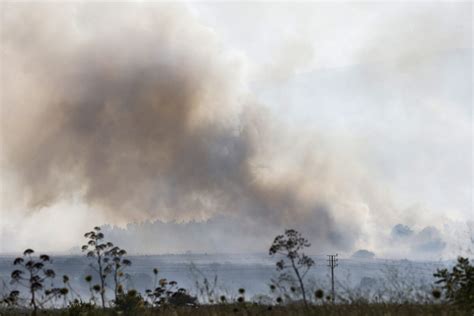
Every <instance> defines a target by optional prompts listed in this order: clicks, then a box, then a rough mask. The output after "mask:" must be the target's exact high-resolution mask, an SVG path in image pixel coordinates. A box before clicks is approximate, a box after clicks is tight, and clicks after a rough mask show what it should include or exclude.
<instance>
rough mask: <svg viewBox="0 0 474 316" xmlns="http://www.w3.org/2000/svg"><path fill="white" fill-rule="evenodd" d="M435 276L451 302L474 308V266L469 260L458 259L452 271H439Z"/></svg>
mask: <svg viewBox="0 0 474 316" xmlns="http://www.w3.org/2000/svg"><path fill="white" fill-rule="evenodd" d="M433 276H434V277H435V278H437V279H438V280H437V281H436V282H435V283H436V284H440V285H441V289H442V290H443V291H444V293H445V296H446V299H447V300H448V301H449V302H451V303H454V304H457V305H461V306H466V307H469V308H474V266H472V265H471V264H470V263H469V259H468V258H463V257H458V260H457V263H456V265H455V266H454V267H453V268H452V270H451V271H449V270H448V269H438V270H437V271H436V273H434V274H433Z"/></svg>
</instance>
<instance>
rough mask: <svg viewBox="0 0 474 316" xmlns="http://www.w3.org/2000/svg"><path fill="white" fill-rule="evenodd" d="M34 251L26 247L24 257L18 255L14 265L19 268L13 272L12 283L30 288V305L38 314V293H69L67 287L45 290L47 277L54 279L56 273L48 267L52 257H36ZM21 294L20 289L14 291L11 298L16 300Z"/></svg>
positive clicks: (47, 294) (56, 294)
mask: <svg viewBox="0 0 474 316" xmlns="http://www.w3.org/2000/svg"><path fill="white" fill-rule="evenodd" d="M33 253H34V250H33V249H26V250H25V251H24V252H23V257H18V258H16V259H15V260H14V261H13V265H14V266H16V267H17V269H16V270H14V271H13V272H12V273H11V278H12V283H17V284H20V285H23V286H24V287H26V288H27V289H28V292H29V293H30V305H31V306H32V307H33V312H34V313H35V314H36V311H37V310H38V298H37V293H39V292H44V294H45V295H46V296H49V295H51V294H52V295H55V296H58V295H65V294H67V289H66V288H63V289H60V288H52V289H46V290H45V287H44V282H45V281H46V280H47V279H53V278H54V277H55V276H56V273H55V272H54V270H53V269H50V268H48V267H47V264H49V263H51V259H50V257H49V256H48V255H40V256H39V257H34V256H33ZM19 294H20V292H19V291H12V292H11V293H10V300H12V302H14V301H16V299H17V297H18V296H19Z"/></svg>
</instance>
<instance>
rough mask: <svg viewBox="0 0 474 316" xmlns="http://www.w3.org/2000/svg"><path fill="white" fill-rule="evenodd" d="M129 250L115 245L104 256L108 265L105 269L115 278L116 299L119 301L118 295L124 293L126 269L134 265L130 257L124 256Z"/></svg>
mask: <svg viewBox="0 0 474 316" xmlns="http://www.w3.org/2000/svg"><path fill="white" fill-rule="evenodd" d="M126 254H127V252H126V251H125V250H124V249H120V248H119V247H113V248H112V249H110V250H109V251H108V252H107V253H106V255H107V257H106V258H104V262H105V263H106V264H107V267H106V268H105V269H104V270H105V271H106V272H107V273H109V272H110V273H112V276H113V280H114V294H115V301H117V298H118V295H119V294H123V288H122V279H123V277H124V272H123V271H124V269H125V268H126V267H129V266H130V265H132V262H131V261H130V260H128V259H125V258H123V256H125V255H126Z"/></svg>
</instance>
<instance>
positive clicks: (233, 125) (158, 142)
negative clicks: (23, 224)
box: [1, 4, 381, 248]
mask: <svg viewBox="0 0 474 316" xmlns="http://www.w3.org/2000/svg"><path fill="white" fill-rule="evenodd" d="M2 24H3V25H2V26H3V27H2V60H3V71H2V72H3V79H2V90H3V92H2V112H3V113H2V116H3V120H2V124H1V126H2V127H1V128H2V137H3V139H2V143H3V144H4V148H3V149H2V168H3V169H2V170H4V171H5V172H8V174H12V175H13V176H12V179H14V180H12V182H11V183H15V185H16V186H17V187H18V188H19V190H20V191H21V196H22V198H23V199H24V201H25V203H26V205H27V206H26V208H28V209H41V208H42V207H46V206H50V205H53V204H55V203H57V202H58V201H61V200H64V199H69V198H73V197H77V196H79V197H80V198H81V199H82V200H83V201H85V203H87V204H88V205H91V206H93V207H94V208H96V209H98V210H100V211H101V212H104V213H105V214H106V215H107V216H108V218H109V219H110V222H112V223H124V222H131V221H140V220H147V219H162V220H178V221H179V220H185V221H186V220H202V219H208V218H211V217H213V216H215V215H217V214H219V215H225V216H230V217H234V218H237V219H239V221H240V222H241V223H245V222H249V223H252V225H251V226H249V230H250V229H251V230H254V229H257V230H260V232H261V231H266V230H271V231H272V232H273V231H274V230H275V231H280V230H281V229H282V228H283V227H290V226H293V227H300V228H301V229H303V231H306V232H307V233H308V234H310V237H311V238H312V240H313V241H315V242H320V243H325V244H333V245H337V246H339V247H341V248H347V247H351V245H352V244H353V243H354V242H355V241H356V236H357V235H358V233H359V231H360V229H361V227H358V223H357V222H356V220H354V218H355V216H347V215H350V214H353V213H354V212H359V213H360V212H362V213H364V212H367V206H366V205H365V204H364V205H362V204H361V201H364V198H363V196H362V197H361V194H362V195H364V194H366V195H367V196H369V197H370V198H371V199H372V200H374V199H375V200H376V198H374V196H373V195H372V193H371V191H370V189H369V188H368V185H367V183H364V180H363V179H364V175H363V172H362V171H357V170H358V169H357V168H352V167H353V166H352V162H351V161H350V157H344V158H339V159H337V158H336V159H334V158H335V157H343V155H339V156H337V155H333V154H332V153H330V150H328V147H330V145H328V144H325V143H323V142H321V141H320V140H318V138H316V137H315V136H314V135H312V134H311V135H312V136H307V137H303V136H301V134H300V135H298V134H294V133H292V132H290V131H285V130H284V128H283V127H282V126H280V125H278V123H276V122H273V121H272V118H271V115H270V114H269V113H268V112H267V111H266V110H265V108H264V107H262V106H259V105H257V104H256V103H255V102H253V101H252V98H251V97H250V96H249V94H248V93H247V89H246V86H245V74H244V71H243V68H242V67H241V63H240V62H239V59H238V58H233V57H232V55H230V54H228V53H226V52H224V51H222V49H221V47H220V45H219V41H218V37H217V36H216V35H215V34H214V33H213V32H212V30H210V29H208V28H206V27H205V26H203V25H202V24H200V23H199V22H198V21H197V20H196V19H195V18H194V17H193V16H192V15H191V14H190V13H188V12H186V11H185V10H183V8H180V7H178V6H171V5H167V6H162V5H159V6H158V5H156V4H154V5H151V6H149V5H133V6H131V5H125V4H124V5H117V4H113V6H112V5H98V4H94V5H59V4H50V5H44V4H41V5H39V4H37V5H28V7H26V6H21V5H17V6H14V5H4V12H3V22H2ZM308 138H311V141H309V140H308ZM348 170H351V171H350V173H348V172H349V171H348ZM354 170H356V171H354ZM350 182H351V183H350ZM355 188H363V191H359V189H355ZM361 192H362V193H361ZM357 205H359V209H358V206H357ZM380 205H381V203H380ZM357 218H358V219H359V218H360V219H361V221H364V220H365V219H366V217H364V216H357ZM336 224H337V225H336ZM250 227H252V228H250ZM255 227H257V228H255ZM258 227H259V228H258ZM249 233H250V234H251V232H249Z"/></svg>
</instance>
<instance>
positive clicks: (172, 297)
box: [0, 227, 474, 316]
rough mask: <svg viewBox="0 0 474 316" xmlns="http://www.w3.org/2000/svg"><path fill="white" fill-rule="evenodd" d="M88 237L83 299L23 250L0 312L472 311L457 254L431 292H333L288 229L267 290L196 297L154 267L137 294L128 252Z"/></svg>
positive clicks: (275, 247) (97, 233) (207, 288)
mask: <svg viewBox="0 0 474 316" xmlns="http://www.w3.org/2000/svg"><path fill="white" fill-rule="evenodd" d="M85 238H86V239H87V243H86V244H85V245H84V246H82V250H83V251H84V253H85V254H86V256H87V257H88V258H90V260H91V262H90V268H92V271H94V272H95V274H94V275H86V276H84V280H85V281H86V282H87V284H88V287H89V293H90V294H89V297H87V298H85V297H81V295H79V294H78V292H77V291H76V290H75V289H74V287H73V286H72V285H71V284H70V282H69V277H68V276H67V275H63V276H62V278H59V277H57V276H56V273H55V271H54V270H53V269H52V268H51V262H52V259H51V258H50V256H48V255H45V254H41V255H39V256H36V255H35V253H34V251H33V250H32V249H27V250H25V251H24V252H23V256H22V257H18V258H16V259H14V261H13V265H14V266H15V270H14V271H12V273H11V281H10V284H11V285H12V287H13V289H12V290H11V291H10V292H9V293H2V297H1V298H0V315H29V314H34V315H91V316H93V315H174V316H177V315H198V316H199V315H474V314H473V313H474V266H473V265H471V263H470V262H469V259H467V258H462V257H459V258H458V261H457V264H456V265H455V266H454V267H453V268H452V269H451V270H449V269H441V270H437V271H436V272H435V273H434V274H433V276H434V277H435V278H436V282H435V283H434V284H432V285H431V287H428V290H427V288H425V289H424V290H418V291H416V292H413V289H405V291H404V289H402V288H400V287H398V288H397V291H396V292H390V291H388V290H387V289H386V290H379V291H378V292H375V294H373V295H372V296H370V297H369V296H367V295H365V296H364V295H361V294H360V293H348V292H346V293H343V291H341V292H340V293H335V295H334V296H332V295H328V294H327V293H325V292H324V291H323V290H322V289H316V290H314V289H311V290H310V289H309V287H308V284H307V281H306V279H305V277H306V275H307V273H308V271H309V270H310V269H311V268H312V266H313V265H314V264H315V262H314V261H313V259H311V258H310V257H309V256H307V255H305V253H304V249H305V248H307V247H309V246H310V243H309V241H308V240H307V239H305V238H304V237H303V236H302V235H301V234H300V233H299V232H297V231H295V230H286V231H285V233H284V234H283V235H279V236H277V237H276V238H275V239H274V241H273V243H272V245H271V247H270V250H269V255H271V256H276V257H278V259H279V260H278V261H277V262H276V270H277V271H278V272H279V276H278V278H277V279H275V280H273V279H272V280H270V283H269V287H270V291H271V295H258V296H256V297H254V298H253V299H250V300H249V299H248V298H246V292H245V289H243V288H241V289H238V295H237V296H232V297H230V296H226V295H221V294H220V293H218V292H217V291H216V289H215V283H216V282H214V285H212V282H211V281H209V280H208V279H207V278H205V277H204V278H203V280H202V283H200V288H199V289H198V293H196V296H193V295H192V293H190V292H189V291H188V290H187V289H185V288H181V287H179V286H178V284H177V282H175V281H169V280H167V279H166V278H160V277H158V275H159V270H158V269H157V268H155V269H153V274H154V286H153V288H152V289H147V290H146V291H144V292H143V293H140V292H138V291H136V290H135V289H130V288H124V281H125V280H126V279H127V278H128V277H129V275H128V274H127V268H128V267H129V266H131V265H132V262H131V261H130V260H129V259H128V258H126V255H127V252H126V251H125V250H124V249H121V248H119V247H117V246H115V245H114V244H113V243H111V242H108V241H105V236H104V234H103V233H102V232H101V229H100V228H99V227H95V228H94V229H93V230H92V231H90V232H87V233H86V234H85ZM58 279H59V281H58ZM58 283H59V284H58Z"/></svg>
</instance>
